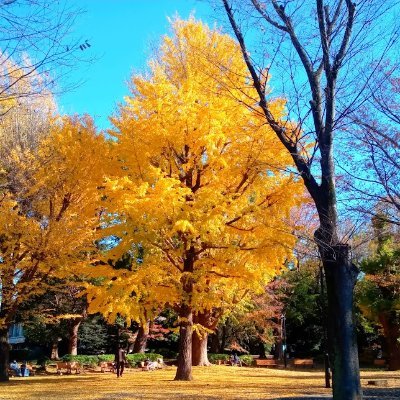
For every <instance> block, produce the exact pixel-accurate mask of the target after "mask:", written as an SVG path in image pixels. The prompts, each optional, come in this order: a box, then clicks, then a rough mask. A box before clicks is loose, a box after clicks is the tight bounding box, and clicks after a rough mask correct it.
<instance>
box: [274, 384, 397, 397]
mask: <svg viewBox="0 0 400 400" xmlns="http://www.w3.org/2000/svg"><path fill="white" fill-rule="evenodd" d="M363 393H364V396H363V399H364V400H399V399H400V387H398V388H373V389H370V388H363ZM327 399H332V396H310V395H304V396H296V397H293V396H292V397H277V398H276V399H274V400H327Z"/></svg>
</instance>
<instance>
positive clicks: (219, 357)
mask: <svg viewBox="0 0 400 400" xmlns="http://www.w3.org/2000/svg"><path fill="white" fill-rule="evenodd" d="M219 360H222V361H229V354H216V353H210V354H208V361H210V363H212V364H218V361H219Z"/></svg>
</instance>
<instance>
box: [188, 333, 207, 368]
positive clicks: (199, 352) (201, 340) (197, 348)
mask: <svg viewBox="0 0 400 400" xmlns="http://www.w3.org/2000/svg"><path fill="white" fill-rule="evenodd" d="M192 340H193V343H192V365H196V366H201V367H204V366H207V367H208V366H210V365H211V363H210V361H208V355H207V342H208V333H206V332H204V334H203V335H202V336H200V335H199V334H198V333H197V332H193V338H192Z"/></svg>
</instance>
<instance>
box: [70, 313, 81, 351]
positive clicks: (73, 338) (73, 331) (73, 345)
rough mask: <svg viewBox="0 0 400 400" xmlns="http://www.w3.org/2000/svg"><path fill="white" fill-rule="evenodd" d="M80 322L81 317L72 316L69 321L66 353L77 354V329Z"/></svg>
mask: <svg viewBox="0 0 400 400" xmlns="http://www.w3.org/2000/svg"><path fill="white" fill-rule="evenodd" d="M81 322H82V318H74V319H73V320H71V321H70V323H71V325H70V327H69V338H68V354H70V355H72V356H76V355H77V354H78V330H79V326H80V324H81Z"/></svg>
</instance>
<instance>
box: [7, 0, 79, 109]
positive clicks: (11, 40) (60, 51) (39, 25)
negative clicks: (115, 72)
mask: <svg viewBox="0 0 400 400" xmlns="http://www.w3.org/2000/svg"><path fill="white" fill-rule="evenodd" d="M81 12H82V11H81V10H79V9H78V8H77V7H75V6H73V5H71V3H69V2H68V1H66V0H62V1H57V2H55V1H50V0H0V105H1V113H2V114H4V113H5V112H7V110H8V109H9V108H11V107H12V105H15V104H17V101H14V102H12V101H11V100H13V99H14V100H16V99H19V98H23V97H31V96H37V95H40V94H41V93H42V92H43V90H46V92H49V91H52V92H54V91H56V90H66V89H67V88H70V87H72V86H73V85H76V84H77V82H69V83H67V79H63V80H64V84H65V86H64V87H63V88H61V87H60V86H59V84H60V78H61V77H64V78H65V76H66V75H67V74H68V71H70V69H71V68H72V67H74V66H76V63H77V61H78V60H80V61H82V60H84V57H82V54H84V53H82V51H81V50H82V49H81V48H80V47H79V45H80V43H81V42H82V39H80V38H73V36H72V29H71V28H72V27H73V25H74V22H75V20H76V18H77V16H78V15H79V14H80V13H81ZM85 47H86V46H85ZM37 78H40V79H37ZM26 80H29V84H28V85H26V86H24V85H23V82H24V81H26ZM57 85H58V86H57Z"/></svg>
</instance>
